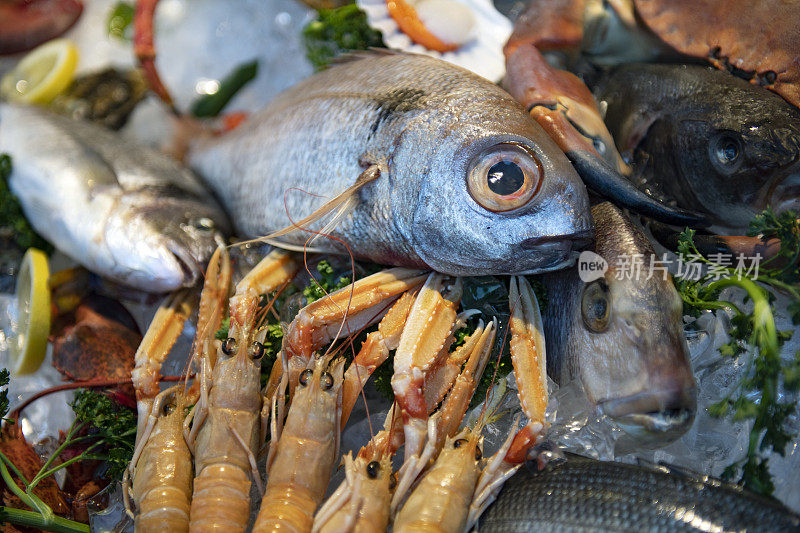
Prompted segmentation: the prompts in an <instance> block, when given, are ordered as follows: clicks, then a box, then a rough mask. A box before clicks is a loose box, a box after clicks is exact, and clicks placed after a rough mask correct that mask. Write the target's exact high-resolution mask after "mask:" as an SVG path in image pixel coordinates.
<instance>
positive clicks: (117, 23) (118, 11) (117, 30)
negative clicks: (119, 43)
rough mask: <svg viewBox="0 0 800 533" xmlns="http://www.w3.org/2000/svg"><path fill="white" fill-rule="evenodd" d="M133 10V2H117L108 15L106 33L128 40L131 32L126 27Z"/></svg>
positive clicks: (131, 19)
mask: <svg viewBox="0 0 800 533" xmlns="http://www.w3.org/2000/svg"><path fill="white" fill-rule="evenodd" d="M133 12H134V8H133V4H131V3H129V2H117V4H116V5H115V6H114V9H112V10H111V13H109V15H108V34H109V35H110V36H111V37H116V38H117V39H120V40H123V41H130V40H131V32H130V31H128V28H129V27H130V25H131V22H133Z"/></svg>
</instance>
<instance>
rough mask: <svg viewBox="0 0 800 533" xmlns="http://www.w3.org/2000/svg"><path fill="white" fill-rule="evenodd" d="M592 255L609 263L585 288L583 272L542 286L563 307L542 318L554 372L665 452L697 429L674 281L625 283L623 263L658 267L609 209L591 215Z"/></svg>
mask: <svg viewBox="0 0 800 533" xmlns="http://www.w3.org/2000/svg"><path fill="white" fill-rule="evenodd" d="M592 218H593V219H594V224H595V243H594V246H593V247H592V250H593V251H594V252H595V253H596V254H597V255H599V256H600V257H602V258H603V259H604V260H606V261H607V262H608V263H609V268H608V270H607V271H606V272H605V273H604V274H603V275H602V276H601V277H599V278H598V279H596V280H594V281H591V282H589V283H586V282H584V281H583V280H582V279H581V278H580V277H579V274H578V269H577V268H571V269H567V270H562V271H560V272H554V273H551V274H547V275H546V276H544V277H543V278H542V280H543V282H544V284H545V287H547V292H548V294H552V295H553V298H554V299H555V301H556V302H557V305H549V306H548V307H547V309H546V311H545V313H544V315H543V319H544V331H545V335H546V338H547V339H548V343H547V354H548V367H547V368H548V372H550V375H551V376H552V377H553V379H555V380H556V382H558V383H568V382H569V381H570V380H571V379H575V378H578V379H580V382H581V384H582V385H583V389H584V390H585V392H586V395H587V396H588V398H589V399H590V400H591V401H592V402H593V403H595V404H596V405H597V406H598V408H599V409H601V410H602V411H603V412H604V413H605V414H607V415H608V416H610V417H612V418H614V419H615V420H617V421H618V422H619V423H620V425H621V426H622V427H623V428H624V429H625V430H626V431H628V432H630V433H631V434H633V435H635V436H636V437H637V438H638V439H640V440H641V441H645V442H646V441H648V440H650V441H655V442H657V443H660V444H661V445H663V444H664V443H665V442H667V441H668V440H670V439H674V438H677V437H678V436H680V435H681V434H682V433H683V432H684V431H685V430H686V428H687V427H688V426H689V425H691V423H692V420H693V418H694V412H695V409H696V400H695V394H696V391H695V381H694V376H693V374H692V368H691V365H690V363H689V357H688V350H687V348H686V339H685V338H684V335H683V324H682V322H683V321H682V311H683V309H682V305H681V299H680V296H679V295H678V292H677V291H676V290H675V286H674V285H673V284H672V280H671V279H670V278H669V277H667V276H665V275H661V274H656V275H654V276H652V277H650V278H649V279H644V277H641V278H638V279H637V278H633V277H625V276H620V275H619V274H620V272H619V271H618V268H619V267H618V266H615V265H619V264H620V263H619V261H618V259H619V258H620V257H624V256H630V257H632V256H635V255H636V254H640V255H641V256H642V257H646V258H650V259H649V260H653V258H654V257H655V252H654V250H653V246H652V245H651V244H650V242H649V241H648V240H647V237H646V236H645V235H644V233H643V232H642V231H641V230H640V229H639V228H637V227H636V226H635V225H634V224H633V223H632V222H631V220H630V219H629V218H628V217H626V216H625V215H624V214H623V213H622V212H621V211H620V210H619V209H617V208H616V207H614V206H613V205H612V204H610V203H608V202H604V203H601V204H598V205H595V206H593V207H592Z"/></svg>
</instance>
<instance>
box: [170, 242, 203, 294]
mask: <svg viewBox="0 0 800 533" xmlns="http://www.w3.org/2000/svg"><path fill="white" fill-rule="evenodd" d="M167 249H168V250H169V251H170V253H171V254H172V257H173V258H174V259H175V262H176V263H177V264H178V266H179V267H180V269H181V276H182V277H183V286H184V287H191V286H192V285H194V284H195V283H196V282H197V280H198V279H199V278H200V275H201V271H202V265H200V263H199V262H198V260H197V259H196V258H195V257H194V256H193V255H192V254H191V253H189V251H188V250H186V248H184V247H183V246H181V245H180V244H178V243H176V242H170V243H169V244H167Z"/></svg>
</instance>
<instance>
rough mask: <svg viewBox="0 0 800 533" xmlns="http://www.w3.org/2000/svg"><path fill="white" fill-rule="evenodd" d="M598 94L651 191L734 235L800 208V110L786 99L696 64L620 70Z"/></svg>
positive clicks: (615, 132)
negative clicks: (768, 214)
mask: <svg viewBox="0 0 800 533" xmlns="http://www.w3.org/2000/svg"><path fill="white" fill-rule="evenodd" d="M596 95H597V98H598V100H600V101H602V102H604V105H605V106H606V109H607V111H606V116H605V120H606V124H607V125H608V128H609V130H610V131H611V133H612V135H613V136H614V139H615V141H616V143H617V147H618V148H619V151H620V152H621V153H622V154H623V155H624V156H625V157H626V158H627V159H628V160H629V161H631V162H632V163H633V167H634V179H635V180H636V181H638V182H639V183H638V185H640V186H641V187H642V188H645V189H647V190H648V191H649V192H650V193H651V194H653V195H655V196H657V197H658V196H661V197H665V198H667V199H669V200H672V201H677V202H678V204H679V205H681V206H683V207H686V208H688V209H692V210H696V211H700V212H702V213H704V214H706V216H708V217H709V218H710V219H711V220H712V221H713V222H714V223H715V224H718V225H719V226H721V227H723V228H726V229H729V230H733V231H737V230H738V231H744V230H745V229H746V228H747V224H748V223H749V221H750V220H751V219H752V218H753V215H754V214H756V213H758V212H760V211H762V210H764V209H765V208H766V207H767V206H771V207H772V208H773V209H774V210H775V211H777V212H780V211H785V210H788V209H797V208H798V206H799V205H800V204H799V203H798V202H799V201H800V200H799V199H800V167H799V166H798V163H797V161H798V158H800V111H798V110H797V108H795V107H793V106H791V105H789V104H787V103H786V102H785V101H784V100H783V99H781V98H780V97H778V96H775V95H774V94H771V93H770V92H768V91H765V90H764V89H762V88H760V87H757V86H753V85H751V84H749V83H747V82H745V81H744V80H741V79H738V78H736V77H735V76H731V75H730V74H727V73H725V72H720V71H716V70H713V69H709V68H703V67H700V66H694V65H682V66H677V65H676V66H672V65H625V66H621V67H618V68H616V69H615V70H613V71H612V72H611V73H610V74H609V75H608V76H607V77H606V78H604V79H603V80H602V81H600V82H599V84H598V86H597V88H596ZM675 154H680V155H679V156H676V155H675Z"/></svg>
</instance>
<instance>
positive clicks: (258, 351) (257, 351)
mask: <svg viewBox="0 0 800 533" xmlns="http://www.w3.org/2000/svg"><path fill="white" fill-rule="evenodd" d="M248 354H249V355H250V359H254V360H255V359H261V356H262V355H264V345H263V344H261V343H260V342H258V341H253V344H251V345H250V351H249V353H248Z"/></svg>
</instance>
